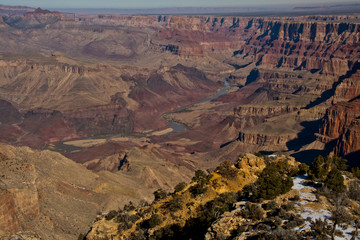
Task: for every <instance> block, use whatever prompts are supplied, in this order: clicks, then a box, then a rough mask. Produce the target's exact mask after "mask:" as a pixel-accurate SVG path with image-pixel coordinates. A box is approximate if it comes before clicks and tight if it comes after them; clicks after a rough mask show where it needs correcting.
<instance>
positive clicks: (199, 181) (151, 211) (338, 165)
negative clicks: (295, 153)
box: [105, 156, 360, 240]
mask: <svg viewBox="0 0 360 240" xmlns="http://www.w3.org/2000/svg"><path fill="white" fill-rule="evenodd" d="M266 162H267V165H266V167H265V168H264V169H263V171H262V172H261V173H260V174H259V175H258V178H257V180H256V181H255V182H252V183H250V184H248V185H246V186H245V187H244V188H243V189H242V190H241V191H239V192H237V193H234V192H225V193H221V194H220V192H223V191H224V189H226V187H227V186H228V185H227V184H232V185H233V184H235V185H236V184H239V183H238V180H239V179H240V178H238V174H239V172H240V171H239V170H238V169H236V168H235V167H234V166H233V165H232V164H231V162H229V161H225V162H223V163H221V164H220V165H219V166H218V167H217V168H216V170H215V173H211V174H209V175H208V174H206V173H205V172H203V171H202V170H197V171H196V172H195V174H194V177H193V178H192V183H191V186H190V187H189V188H188V189H187V188H186V186H187V184H186V183H184V182H181V183H179V184H177V185H176V186H175V188H174V192H173V193H171V194H168V193H167V192H165V191H164V190H163V189H158V190H156V191H155V192H154V198H155V200H154V202H153V204H152V205H150V206H148V204H146V203H141V204H140V205H139V206H141V208H137V209H135V206H134V205H133V204H132V203H131V202H129V204H126V205H125V206H124V210H121V211H118V212H116V211H111V212H109V213H108V214H107V215H106V216H105V218H106V219H107V220H109V221H114V222H118V223H119V225H118V231H119V233H122V234H124V232H125V231H126V230H129V229H130V228H132V227H134V225H135V226H136V231H134V232H132V233H128V234H129V235H128V236H126V238H127V239H131V240H135V239H151V240H163V239H179V240H180V239H193V240H200V239H204V236H205V234H206V233H208V231H209V229H211V226H212V224H214V222H216V221H217V220H218V219H221V216H222V215H223V214H224V213H225V212H230V211H231V210H232V209H233V207H234V203H236V204H237V210H236V211H235V212H234V213H233V214H234V215H233V216H235V217H236V216H239V217H240V219H242V220H241V221H242V222H241V224H239V226H238V227H237V228H235V229H234V230H233V231H232V232H231V236H230V237H229V236H228V235H227V236H225V235H224V236H216V237H215V239H236V238H237V237H241V238H244V237H245V238H244V239H266V240H270V239H271V240H273V239H274V240H276V239H284V240H285V239H334V238H335V236H337V237H341V234H342V233H341V231H339V230H338V228H340V227H343V226H346V225H347V224H349V222H348V221H349V220H351V219H352V217H351V216H350V215H352V216H354V214H355V215H356V214H358V213H351V214H350V211H349V210H348V207H344V206H349V204H348V202H347V200H348V199H347V198H346V197H345V196H348V197H349V198H350V199H353V200H354V201H360V185H359V182H358V180H352V181H349V184H348V186H349V191H346V190H347V189H346V186H345V184H344V178H343V175H342V172H341V171H343V170H344V169H345V168H346V164H345V160H342V159H341V158H338V157H336V156H335V157H325V158H324V157H322V156H319V157H317V158H316V159H315V160H314V162H313V164H312V165H311V166H310V167H309V166H308V165H306V164H300V165H298V166H297V165H296V164H292V163H291V161H290V162H289V161H287V160H270V159H269V160H267V161H266ZM289 163H290V164H291V165H290V164H289ZM305 173H309V175H310V176H311V179H313V181H315V180H316V181H317V182H316V185H315V186H320V187H319V190H318V194H322V195H323V196H324V197H326V198H327V201H328V202H329V204H331V205H332V206H334V207H333V209H332V211H331V217H330V218H329V219H328V220H326V219H325V220H321V219H316V220H314V221H312V220H311V219H306V220H305V219H303V218H302V217H301V215H299V214H296V211H297V209H298V201H299V200H300V196H299V195H292V194H291V195H289V196H286V195H285V196H282V197H281V198H283V199H282V200H281V201H279V200H277V201H275V200H273V199H275V198H276V197H277V196H279V195H282V194H284V193H286V192H288V191H289V190H290V189H291V187H292V186H293V181H292V178H291V177H292V176H295V175H296V174H305ZM354 175H355V174H354ZM224 180H226V181H224ZM222 181H224V182H222ZM232 185H231V186H232ZM217 187H219V188H218V189H221V191H217V190H216V188H217ZM185 189H186V190H185ZM231 189H233V188H231ZM161 199H163V200H162V201H160V200H161ZM346 199H347V200H346ZM240 200H246V202H245V203H241V202H239V201H240ZM265 200H270V201H265ZM239 206H240V207H239ZM133 210H135V211H133ZM134 212H136V213H135V214H134ZM129 214H132V215H129ZM184 216H185V218H184ZM227 216H228V215H227ZM223 219H224V218H223ZM225 219H226V218H225ZM244 219H245V220H244ZM305 221H307V222H310V227H311V229H309V231H295V230H294V229H295V228H298V227H300V226H303V225H304V223H305ZM352 225H353V226H355V227H356V229H355V231H354V232H353V236H357V235H356V234H358V232H357V228H358V227H360V220H357V219H352ZM134 229H135V228H134ZM244 232H250V233H251V234H250V235H249V236H244V234H243V233H244Z"/></svg>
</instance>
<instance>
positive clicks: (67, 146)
mask: <svg viewBox="0 0 360 240" xmlns="http://www.w3.org/2000/svg"><path fill="white" fill-rule="evenodd" d="M224 84H225V86H224V88H223V89H221V90H220V91H219V92H218V93H217V94H216V95H214V96H212V97H209V98H206V99H203V100H200V101H197V102H195V103H192V104H189V105H184V106H181V107H179V108H176V109H174V110H172V111H170V112H167V113H164V114H163V115H162V117H163V118H164V117H165V115H166V114H169V113H175V112H180V111H183V110H185V109H187V108H189V107H191V106H194V105H195V104H198V103H204V102H210V101H212V100H214V99H217V98H218V97H220V96H221V95H224V94H225V93H227V92H228V90H229V89H230V84H229V82H228V81H227V80H224ZM164 119H165V118H164ZM165 120H166V119H165ZM166 123H167V124H168V125H169V128H172V131H171V132H169V133H168V134H170V133H173V132H183V131H186V130H187V127H186V126H184V125H182V124H181V123H178V122H175V121H171V120H166ZM139 136H141V134H140V135H139ZM114 137H121V135H106V136H95V137H85V138H79V139H71V140H67V141H60V142H56V143H52V144H49V145H48V146H46V147H45V148H47V149H51V150H54V151H57V152H72V151H76V150H81V149H83V148H84V146H76V145H73V144H71V143H70V142H69V141H73V140H79V141H88V142H91V141H94V142H97V141H99V140H103V141H104V142H105V141H107V140H109V139H112V138H114ZM95 145H96V144H95ZM87 147H89V146H87Z"/></svg>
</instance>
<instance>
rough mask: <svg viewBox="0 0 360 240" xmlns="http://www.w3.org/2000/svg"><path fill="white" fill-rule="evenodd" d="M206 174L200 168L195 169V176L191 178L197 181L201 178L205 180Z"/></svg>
mask: <svg viewBox="0 0 360 240" xmlns="http://www.w3.org/2000/svg"><path fill="white" fill-rule="evenodd" d="M206 177H207V174H206V173H205V172H204V171H202V170H196V171H195V176H194V177H193V178H192V181H193V182H199V181H202V180H206Z"/></svg>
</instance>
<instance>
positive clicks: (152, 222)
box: [141, 213, 162, 228]
mask: <svg viewBox="0 0 360 240" xmlns="http://www.w3.org/2000/svg"><path fill="white" fill-rule="evenodd" d="M161 222H162V220H161V217H160V216H159V215H158V214H156V213H155V214H153V215H151V217H150V219H148V220H145V221H143V222H142V223H141V227H142V228H154V227H156V226H158V225H160V224H161Z"/></svg>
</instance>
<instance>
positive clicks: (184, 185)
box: [174, 182, 187, 193]
mask: <svg viewBox="0 0 360 240" xmlns="http://www.w3.org/2000/svg"><path fill="white" fill-rule="evenodd" d="M186 186H187V184H186V183H185V182H181V183H179V184H178V185H176V186H175V187H174V191H175V192H176V193H177V192H181V191H182V190H184V189H185V187H186Z"/></svg>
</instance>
